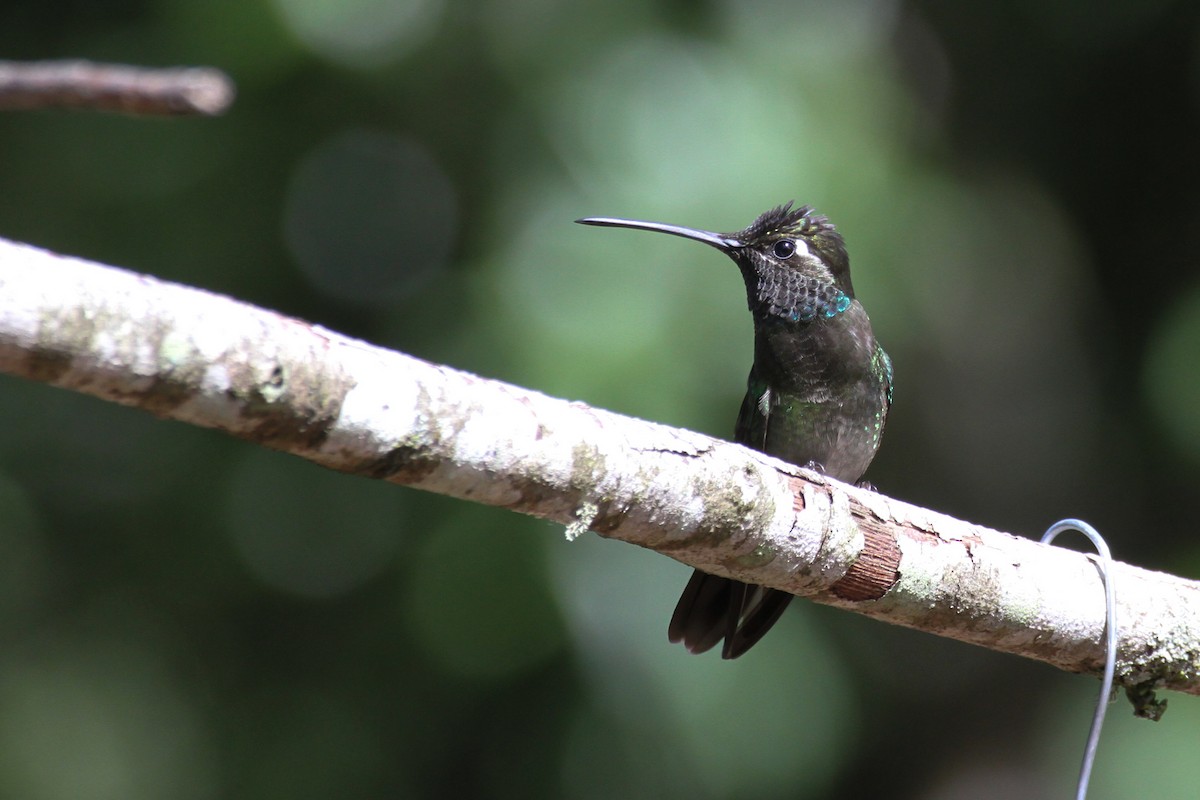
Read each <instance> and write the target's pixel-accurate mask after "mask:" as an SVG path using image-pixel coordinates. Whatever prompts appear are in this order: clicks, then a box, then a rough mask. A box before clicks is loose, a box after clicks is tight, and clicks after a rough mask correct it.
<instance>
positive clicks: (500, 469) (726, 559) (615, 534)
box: [0, 240, 1200, 708]
mask: <svg viewBox="0 0 1200 800" xmlns="http://www.w3.org/2000/svg"><path fill="white" fill-rule="evenodd" d="M0 287H2V294H0V296H2V297H3V302H2V303H0V371H3V372H6V373H9V374H12V375H18V376H22V377H25V378H29V379H32V380H36V381H42V382H45V383H50V384H53V385H55V386H60V387H64V388H68V389H73V390H75V391H79V392H83V393H86V394H90V395H94V396H96V397H100V398H103V399H106V400H110V401H113V402H117V403H122V404H124V405H128V406H134V407H137V408H142V409H145V410H147V411H150V412H151V413H154V414H156V415H158V416H160V417H165V418H169V419H175V420H179V421H182V422H187V423H191V424H194V425H201V426H204V427H208V428H217V429H220V430H223V431H226V432H228V433H230V434H232V435H234V436H237V437H239V438H242V439H246V440H249V441H252V442H256V443H259V444H262V445H266V446H268V447H272V448H275V449H278V450H284V451H287V452H289V453H293V454H295V455H298V456H301V457H303V458H306V459H309V460H311V461H314V462H316V463H318V464H321V465H323V466H326V467H329V468H331V469H335V470H339V471H342V472H348V473H352V474H356V475H362V476H364V477H371V478H380V479H384V480H388V481H391V482H393V483H398V484H402V485H407V486H413V487H416V488H420V489H424V490H426V491H431V492H438V493H441V494H446V495H450V496H453V497H458V498H461V499H464V500H471V501H473V502H478V503H484V504H487V505H493V506H499V507H502V508H508V509H512V510H514V511H518V512H520V513H523V514H531V515H534V516H537V517H542V518H545V519H550V520H554V521H557V522H559V523H562V524H563V525H565V526H567V533H568V536H569V537H572V538H573V537H574V536H577V535H579V534H581V533H582V532H584V531H585V530H592V531H596V532H597V533H599V534H601V535H603V536H607V537H611V538H615V539H621V540H623V541H626V542H630V543H632V544H636V545H640V546H642V547H647V548H650V549H652V550H656V551H658V552H660V553H663V554H665V555H668V556H671V557H672V558H675V559H677V560H679V561H682V562H684V563H687V564H691V565H693V566H696V567H700V568H702V569H705V570H707V571H709V572H713V573H716V574H720V575H726V576H729V577H733V578H738V579H741V580H746V581H752V582H754V583H759V584H766V585H768V586H773V587H776V588H779V589H784V590H786V591H789V592H792V593H795V594H797V595H800V596H803V597H807V598H810V599H812V600H815V601H817V602H820V603H826V604H829V605H833V606H837V607H839V608H845V609H848V610H851V611H856V612H858V613H860V614H865V615H867V616H871V617H874V618H876V619H880V620H884V621H887V622H891V623H893V624H897V625H904V626H907V627H910V628H916V629H919V630H924V631H928V632H930V633H935V634H938V635H941V636H946V637H950V638H953V639H958V640H961V641H964V642H971V643H974V644H978V645H982V646H984V647H989V648H991V649H994V650H999V651H1002V652H1006V653H1012V654H1015V655H1021V656H1025V657H1027V658H1033V659H1037V660H1039V661H1044V662H1046V663H1048V664H1052V665H1054V666H1056V667H1059V668H1061V669H1064V670H1069V671H1072V672H1086V673H1093V674H1096V673H1098V672H1099V670H1100V666H1101V664H1102V662H1103V652H1102V644H1101V642H1102V632H1103V626H1104V601H1103V591H1102V587H1101V583H1100V580H1099V576H1098V571H1097V568H1096V565H1095V564H1094V563H1093V561H1092V559H1091V558H1090V557H1088V556H1084V555H1082V554H1079V553H1075V552H1072V551H1067V550H1062V549H1059V548H1054V547H1049V546H1044V545H1041V544H1038V543H1037V542H1034V541H1032V540H1029V539H1025V538H1021V537H1017V536H1012V535H1010V534H1006V533H1000V532H997V531H994V530H990V529H988V528H984V527H981V526H978V525H973V524H970V523H967V522H962V521H959V520H956V519H952V518H950V517H947V516H945V515H942V514H938V513H936V512H933V511H929V510H926V509H923V508H919V507H916V506H913V505H910V504H907V503H903V502H900V501H898V500H893V499H890V498H887V497H884V496H883V495H880V494H876V493H874V492H870V491H866V490H862V489H857V488H855V487H851V486H847V485H844V484H840V483H837V482H836V481H832V480H829V479H827V478H825V477H823V476H821V475H817V474H814V473H812V472H809V471H805V470H802V469H799V468H797V467H794V466H792V465H789V464H786V463H784V462H781V461H778V460H775V459H772V458H769V457H767V456H764V455H762V454H760V453H756V452H753V451H751V450H748V449H746V448H743V447H740V446H738V445H735V444H731V443H728V442H723V441H719V440H716V439H712V438H709V437H707V436H702V435H700V434H697V433H692V432H689V431H683V430H677V429H672V428H667V427H665V426H662V425H657V424H654V423H650V422H644V421H641V420H637V419H631V418H627V417H622V416H620V415H617V414H613V413H610V412H606V411H602V410H598V409H594V408H590V407H588V406H586V405H584V404H582V403H571V402H567V401H564V400H558V399H554V398H551V397H547V396H545V395H542V394H539V393H537V392H532V391H529V390H526V389H521V388H519V387H516V386H512V385H509V384H505V383H501V382H499V381H492V380H487V379H484V378H480V377H477V376H474V375H470V374H467V373H465V372H460V371H458V370H454V369H451V368H449V367H444V366H438V365H435V364H430V363H427V362H424V361H421V360H419V359H416V358H412V357H410V356H406V355H403V354H400V353H396V352H391V351H388V350H384V349H382V348H379V347H374V346H372V345H369V344H367V343H365V342H361V341H357V340H354V339H351V338H348V337H346V336H342V335H340V334H337V333H334V332H332V331H328V330H325V329H323V328H320V327H317V326H315V325H311V324H309V323H306V322H303V321H301V320H297V319H291V318H288V317H284V316H281V315H279V314H276V313H273V312H270V311H266V310H263V309H260V308H256V307H253V306H250V305H247V304H244V303H240V302H237V301H235V300H231V299H229V298H226V297H221V296H217V295H214V294H211V293H208V292H204V291H201V290H198V289H192V288H188V287H184V286H179V285H175V284H171V283H166V282H163V281H159V280H156V279H154V278H151V277H147V276H143V275H137V274H134V273H130V272H126V271H123V270H119V269H115V268H112V267H105V266H102V265H98V264H94V263H89V262H86V261H82V260H79V259H74V258H67V257H63V256H58V255H55V254H53V253H49V252H46V251H44V250H39V249H36V248H33V247H29V246H25V245H19V244H13V243H9V242H4V241H3V240H0ZM1114 574H1115V577H1116V581H1117V584H1116V585H1117V592H1118V595H1117V597H1118V603H1119V616H1120V620H1121V631H1120V658H1119V661H1118V667H1117V675H1118V681H1119V682H1120V683H1121V684H1123V685H1124V686H1125V687H1126V688H1127V689H1130V690H1132V692H1131V696H1133V697H1135V698H1140V700H1139V699H1135V703H1139V702H1140V703H1141V704H1142V705H1143V706H1144V707H1146V708H1149V707H1151V701H1152V699H1153V696H1152V690H1153V689H1155V688H1168V689H1173V690H1177V691H1182V692H1188V693H1191V694H1200V584H1198V583H1196V582H1193V581H1186V580H1183V579H1181V578H1177V577H1173V576H1171V575H1166V574H1162V573H1156V572H1150V571H1148V570H1144V569H1139V568H1137V567H1133V566H1129V565H1125V564H1117V565H1115V568H1114Z"/></svg>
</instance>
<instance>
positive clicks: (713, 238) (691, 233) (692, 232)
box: [575, 217, 742, 253]
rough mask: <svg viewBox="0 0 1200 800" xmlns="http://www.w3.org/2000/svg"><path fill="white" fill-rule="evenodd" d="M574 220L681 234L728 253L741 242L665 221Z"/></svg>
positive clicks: (594, 218) (608, 226)
mask: <svg viewBox="0 0 1200 800" xmlns="http://www.w3.org/2000/svg"><path fill="white" fill-rule="evenodd" d="M575 221H576V222H578V223H579V224H580V225H598V226H600V227H602V228H633V229H635V230H639V231H657V232H658V233H669V234H671V235H672V236H682V237H683V238H684V239H691V240H692V241H695V242H704V243H705V244H707V245H711V246H712V247H715V248H717V249H718V250H720V251H721V252H722V253H728V252H729V251H730V250H732V249H733V248H735V247H741V246H742V243H741V242H739V241H738V240H737V239H732V238H730V237H728V236H726V235H724V234H721V233H713V232H712V231H699V230H696V229H695V228H684V227H682V226H680V225H668V224H667V223H665V222H644V221H643V220H639V219H613V218H612V217H584V218H583V219H577V220H575Z"/></svg>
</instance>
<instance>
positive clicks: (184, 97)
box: [0, 61, 234, 116]
mask: <svg viewBox="0 0 1200 800" xmlns="http://www.w3.org/2000/svg"><path fill="white" fill-rule="evenodd" d="M233 97H234V86H233V81H232V80H230V79H229V76H227V75H226V74H225V73H224V72H221V71H220V70H217V69H212V68H210V67H175V68H169V69H150V68H145V67H129V66H122V65H115V64H93V63H91V62H88V61H31V62H17V61H0V111H11V110H18V109H35V108H75V109H86V110H90V111H119V112H122V113H125V114H139V115H152V116H164V115H166V116H177V115H185V114H196V115H204V116H215V115H218V114H223V113H224V112H225V110H226V109H228V108H229V106H230V104H231V103H232V102H233Z"/></svg>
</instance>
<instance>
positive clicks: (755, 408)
mask: <svg viewBox="0 0 1200 800" xmlns="http://www.w3.org/2000/svg"><path fill="white" fill-rule="evenodd" d="M792 205H793V204H792V203H791V202H788V203H785V204H784V205H781V206H778V207H776V208H773V209H771V210H770V211H767V212H765V213H763V214H760V215H759V216H758V218H757V219H755V220H754V222H752V223H750V225H749V227H747V228H745V229H744V230H740V231H737V232H735V233H713V232H711V231H704V230H696V229H694V228H684V227H681V226H678V225H668V224H665V223H661V222H645V221H642V220H630V219H613V218H610V217H587V218H584V219H580V220H576V222H579V223H581V224H584V225H599V226H604V227H613V228H634V229H638V230H645V231H656V232H658V233H666V234H670V235H672V236H681V237H683V238H685V239H691V240H693V241H697V242H703V243H704V244H707V245H709V246H710V247H715V248H716V249H717V250H720V251H721V252H722V253H724V254H725V255H727V256H728V257H729V258H731V259H732V260H733V263H734V264H736V265H737V268H738V270H739V271H740V272H741V274H742V279H743V281H744V282H745V284H746V299H747V302H748V305H749V308H750V315H751V317H752V318H753V321H754V364H753V366H751V368H750V377H749V379H748V381H747V388H746V396H745V399H743V400H742V406H741V410H740V411H739V412H738V417H737V423H736V425H735V426H734V440H735V441H736V442H738V443H740V444H743V445H746V446H747V447H750V448H752V449H754V450H759V451H761V452H763V453H767V454H769V455H772V456H775V457H777V458H780V459H783V460H784V461H788V462H791V463H792V464H795V465H797V466H802V467H809V468H811V469H815V470H817V471H819V472H822V473H823V474H825V475H828V476H829V477H831V478H835V479H837V480H839V481H844V482H846V483H856V482H858V481H859V480H860V479H861V478H862V476H863V473H865V472H866V471H867V467H868V466H869V465H870V464H871V461H872V459H874V458H875V452H876V451H877V450H878V449H879V441H880V438H881V437H882V435H883V426H884V422H885V421H886V419H887V415H888V410H889V409H890V408H891V404H892V362H891V359H890V358H888V355H887V353H885V352H884V351H883V348H882V347H880V345H879V343H878V342H876V341H875V334H874V332H873V331H872V330H871V321H870V319H868V317H867V312H866V311H865V310H864V309H863V307H862V304H861V303H860V302H859V301H858V300H857V298H855V296H854V287H853V286H852V285H851V282H850V259H849V256H848V254H847V252H846V243H845V241H844V240H843V239H842V235H841V234H840V233H838V232H837V230H836V229H835V228H834V226H833V224H832V223H831V222H830V221H829V219H828V218H827V217H825V216H824V215H821V214H818V213H816V212H815V211H814V210H813V208H812V207H811V206H800V207H798V208H793V207H792ZM791 599H792V595H790V594H788V593H787V592H783V591H780V590H778V589H770V588H767V587H764V586H755V585H752V584H747V583H743V582H741V581H736V580H732V579H730V578H723V577H719V576H716V575H710V574H708V573H705V572H703V571H701V570H696V571H695V572H694V573H693V574H692V577H691V579H690V580H689V581H688V583H687V586H686V587H685V588H684V590H683V594H682V595H681V596H680V598H679V603H678V604H677V605H676V606H675V613H674V614H673V615H672V617H671V623H670V625H669V626H668V629H667V637H668V638H669V639H670V641H672V642H682V643H683V645H684V646H685V647H686V648H687V649H688V650H689V651H691V652H692V653H703V652H705V651H707V650H710V649H711V648H712V647H714V646H715V645H716V644H717V642H720V641H721V640H722V639H723V640H724V644H723V646H722V648H721V655H722V657H723V658H737V657H738V656H740V655H742V654H743V653H745V652H746V651H747V650H749V649H750V648H751V647H752V646H754V644H755V643H756V642H758V640H759V639H761V638H762V637H763V636H764V635H765V634H766V633H767V631H768V630H770V628H771V626H772V625H774V624H775V622H776V621H778V619H779V617H780V615H781V614H782V613H783V612H784V609H786V608H787V605H788V603H789V602H791Z"/></svg>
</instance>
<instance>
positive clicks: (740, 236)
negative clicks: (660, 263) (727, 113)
mask: <svg viewBox="0 0 1200 800" xmlns="http://www.w3.org/2000/svg"><path fill="white" fill-rule="evenodd" d="M576 222H580V223H582V224H584V225H603V226H608V227H617V228H636V229H638V230H648V231H658V232H659V233H669V234H671V235H672V236H682V237H683V238H685V239H692V240H695V241H698V242H704V243H705V244H707V245H710V246H711V247H715V248H717V249H718V250H720V251H721V252H723V253H725V255H727V256H729V257H730V258H731V259H733V261H734V263H736V264H737V265H738V269H740V270H741V272H742V277H743V278H744V279H745V282H746V292H747V295H748V299H749V303H750V310H751V312H753V313H754V314H755V315H756V316H757V315H762V316H764V317H772V318H782V319H786V320H790V321H792V322H809V321H812V320H815V319H819V318H832V317H836V316H838V315H839V314H841V313H842V312H844V311H846V309H848V308H849V307H850V305H851V303H852V302H853V300H854V287H853V285H852V284H851V283H850V259H849V257H848V256H847V254H846V243H845V242H844V241H843V240H842V236H841V234H840V233H838V232H837V231H836V230H835V229H834V227H833V223H831V222H830V221H829V220H828V218H826V217H825V216H823V215H821V214H817V213H815V212H814V211H813V209H812V207H811V206H800V207H799V208H795V209H793V208H792V204H791V203H790V202H789V203H785V204H784V205H781V206H778V207H776V208H773V209H771V210H770V211H767V212H764V213H763V214H760V215H759V216H758V219H756V220H754V222H752V223H751V224H750V225H749V227H747V228H745V229H744V230H740V231H737V232H735V233H712V232H710V231H702V230H696V229H694V228H683V227H680V226H678V225H667V224H664V223H661V222H643V221H640V220H627V219H611V218H608V217H588V218H586V219H580V220H576Z"/></svg>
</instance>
